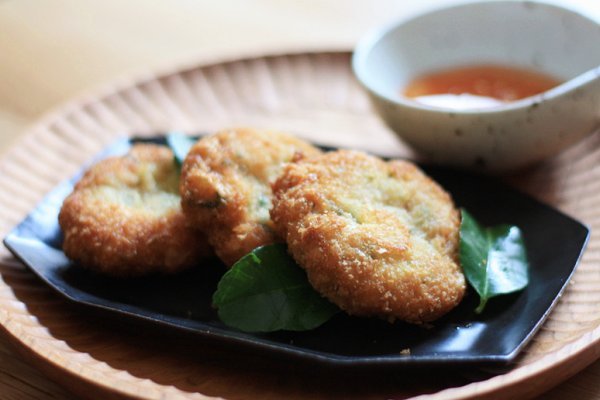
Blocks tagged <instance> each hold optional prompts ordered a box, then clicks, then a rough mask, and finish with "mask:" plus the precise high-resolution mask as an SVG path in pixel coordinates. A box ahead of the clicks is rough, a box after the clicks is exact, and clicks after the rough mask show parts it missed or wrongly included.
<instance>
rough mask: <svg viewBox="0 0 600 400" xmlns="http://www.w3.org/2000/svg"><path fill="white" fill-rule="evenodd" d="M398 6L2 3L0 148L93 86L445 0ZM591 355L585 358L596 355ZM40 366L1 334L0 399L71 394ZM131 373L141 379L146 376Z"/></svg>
mask: <svg viewBox="0 0 600 400" xmlns="http://www.w3.org/2000/svg"><path fill="white" fill-rule="evenodd" d="M402 3H404V2H395V1H375V2H361V1H349V2H346V1H294V2H292V1H288V2H279V1H274V0H272V1H226V2H211V1H200V0H189V1H185V0H177V1H169V2H165V1H142V0H129V1H127V2H121V1H116V0H110V1H99V0H98V1H90V0H84V1H75V0H72V1H68V0H60V1H49V0H46V1H43V0H39V1H34V0H19V1H16V0H15V1H11V0H2V1H0V51H1V54H2V55H1V56H0V150H1V151H3V152H5V151H6V149H7V148H8V145H9V144H11V143H14V142H15V141H16V140H17V138H18V137H19V134H20V132H22V131H24V130H25V128H26V127H28V126H30V125H31V124H33V123H35V121H36V120H37V119H38V118H40V117H41V116H42V115H43V114H44V113H46V112H48V111H49V110H51V109H53V108H55V107H57V106H59V105H60V103H63V102H65V101H67V100H68V99H69V98H71V97H73V96H77V95H78V94H79V93H81V92H85V91H87V90H88V89H89V87H92V86H97V85H103V84H105V83H106V82H108V81H113V80H115V79H116V80H121V81H126V80H127V79H126V78H123V77H127V76H140V75H141V74H144V73H145V72H144V71H155V70H161V69H164V68H165V66H168V65H173V64H179V63H183V64H187V65H192V64H194V63H197V62H207V63H208V62H213V61H216V60H220V59H234V58H237V57H241V56H244V55H251V54H256V53H262V52H273V51H279V52H286V51H297V50H299V49H333V48H336V49H337V48H340V49H349V48H351V47H352V46H353V44H354V43H355V41H356V40H357V38H358V37H360V35H362V34H363V33H364V32H365V31H366V30H367V29H368V28H370V27H372V26H376V25H379V24H381V23H385V22H387V21H389V20H392V19H396V18H401V17H406V16H408V15H411V14H414V13H417V12H420V11H422V10H425V9H428V8H431V7H435V6H438V5H439V4H441V3H447V2H445V1H441V2H440V1H431V0H430V1H423V2H418V4H411V5H407V4H402ZM413 3H417V2H413ZM571 3H572V6H574V7H576V8H578V9H580V10H582V11H584V12H585V13H587V14H588V15H592V16H595V17H598V15H600V6H599V5H598V4H596V3H595V2H594V1H591V0H590V1H574V2H571ZM148 73H150V72H148ZM320 118H324V119H330V120H331V119H336V117H335V116H328V117H323V116H320ZM13 220H14V218H13ZM6 228H7V227H6V226H5V227H4V229H6ZM598 263H599V261H598V260H596V266H598ZM17 275H18V274H17ZM3 278H4V276H3ZM574 307H577V306H576V305H575V306H574ZM592 317H594V316H592ZM595 318H596V319H597V318H598V315H595ZM53 329H54V330H58V331H59V332H60V329H61V328H60V326H58V327H54V328H53ZM94 340H101V339H98V338H97V337H95V338H94ZM76 345H77V344H76ZM81 346H84V344H81ZM599 351H600V350H597V351H596V353H595V354H592V355H591V356H589V355H588V356H589V357H592V358H598V356H599V355H600V354H598V352H599ZM39 361H40V360H37V359H36V358H35V356H32V355H31V354H27V352H24V354H17V353H16V352H15V350H14V348H13V347H12V345H10V344H9V340H8V339H7V338H6V337H3V338H0V393H1V394H2V396H1V398H14V399H21V398H40V399H45V398H49V399H50V398H61V399H62V398H67V399H68V398H75V395H72V394H69V392H68V391H67V390H66V389H64V388H62V387H61V386H60V385H58V384H57V383H55V379H56V376H54V375H53V371H52V370H50V369H46V370H45V373H46V374H49V375H48V376H49V378H48V377H47V376H44V375H42V373H40V372H39V370H38V369H37V368H35V367H33V365H36V366H40V365H41V364H43V363H40V362H39ZM575 372H576V371H574V372H573V373H575ZM138 373H139V374H140V375H141V376H149V373H148V371H138ZM150 375H151V374H150ZM253 376H255V375H253V374H250V375H249V377H248V379H251V378H252V377H253ZM152 379H157V380H158V381H160V377H153V378H152ZM73 381H74V382H77V380H76V379H74V380H73ZM599 382H600V362H595V363H594V364H592V365H591V367H589V368H587V369H585V370H584V371H582V372H580V373H578V374H577V375H576V376H575V377H574V378H571V379H570V380H568V381H566V382H565V383H563V384H562V385H560V386H558V387H557V388H555V389H553V390H551V391H550V392H547V393H545V394H544V396H543V398H545V399H546V398H550V399H559V398H582V399H600V384H599ZM545 384H546V385H547V383H545ZM184 386H185V385H184ZM192 386H193V385H192ZM550 386H551V385H550ZM320 387H321V388H327V385H323V386H320ZM77 392H78V393H79V394H80V395H81V394H86V386H85V385H84V384H81V385H80V386H79V387H78V389H77ZM222 393H227V391H224V392H222ZM279 393H280V394H281V392H279ZM303 393H305V395H306V396H305V397H315V396H316V393H313V396H311V395H310V393H311V392H306V391H305V392H303ZM357 393H358V395H360V394H361V392H360V391H359V392H357ZM208 394H210V393H208ZM213 394H216V393H213ZM363 394H365V396H366V392H364V393H363ZM320 395H321V396H322V395H323V393H321V394H320Z"/></svg>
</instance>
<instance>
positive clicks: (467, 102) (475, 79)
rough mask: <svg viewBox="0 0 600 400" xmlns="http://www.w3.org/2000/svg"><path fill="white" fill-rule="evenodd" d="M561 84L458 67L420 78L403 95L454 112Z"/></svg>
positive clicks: (519, 73)
mask: <svg viewBox="0 0 600 400" xmlns="http://www.w3.org/2000/svg"><path fill="white" fill-rule="evenodd" d="M560 83H561V82H560V81H559V80H557V79H555V78H553V77H551V76H549V75H546V74H543V73H540V72H537V71H532V70H529V69H524V68H515V67H508V66H501V65H487V64H482V65H473V66H467V67H457V68H451V69H446V70H442V71H437V72H433V73H429V74H426V75H422V76H420V77H417V78H416V79H414V80H412V81H411V82H410V83H409V84H408V85H407V86H406V87H405V88H403V90H402V92H403V94H404V96H406V97H409V98H412V99H413V100H415V101H418V102H420V103H423V104H427V105H431V106H438V107H448V108H454V109H472V108H489V107H495V106H499V105H502V104H504V103H506V102H510V101H514V100H519V99H524V98H526V97H530V96H533V95H536V94H539V93H543V92H545V91H547V90H549V89H551V88H553V87H555V86H558V85H559V84H560Z"/></svg>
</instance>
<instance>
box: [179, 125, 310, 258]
mask: <svg viewBox="0 0 600 400" xmlns="http://www.w3.org/2000/svg"><path fill="white" fill-rule="evenodd" d="M318 154H320V151H319V150H318V149H317V148H315V147H313V146H311V145H310V144H308V143H306V142H305V141H303V140H300V139H297V138H294V137H292V136H288V135H286V134H283V133H279V132H271V131H260V130H253V129H235V130H224V131H221V132H218V133H216V134H214V135H212V136H207V137H205V138H202V139H200V140H199V141H198V142H197V143H196V144H195V145H194V146H193V147H192V149H191V150H190V152H189V153H188V156H187V157H186V159H185V162H184V164H183V169H182V175H181V187H180V188H181V204H182V207H183V211H184V212H185V214H186V215H187V216H189V217H190V219H191V220H192V221H193V222H194V223H195V224H196V225H197V226H198V227H199V228H200V229H203V230H205V231H206V232H207V236H208V238H209V241H210V243H211V244H212V245H213V247H214V249H215V252H216V254H217V255H218V256H219V257H220V258H221V260H223V262H224V263H225V264H227V265H232V264H233V263H235V262H236V261H237V260H238V259H239V258H240V257H242V256H243V255H245V254H247V253H248V252H250V251H252V250H253V249H255V248H256V247H259V246H262V245H266V244H270V243H274V242H277V241H279V240H278V238H277V237H276V236H275V234H274V231H273V226H272V225H273V224H272V222H271V219H270V217H269V209H270V208H271V199H272V192H271V186H270V185H271V183H272V182H273V181H274V180H275V179H276V178H277V176H278V175H279V173H280V172H281V170H282V168H283V164H284V163H286V162H289V161H293V160H297V159H300V158H302V157H304V156H314V155H318Z"/></svg>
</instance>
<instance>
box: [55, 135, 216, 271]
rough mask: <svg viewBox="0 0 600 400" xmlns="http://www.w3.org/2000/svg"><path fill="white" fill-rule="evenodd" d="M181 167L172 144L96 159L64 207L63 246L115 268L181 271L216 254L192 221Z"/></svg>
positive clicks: (93, 263)
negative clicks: (182, 191)
mask: <svg viewBox="0 0 600 400" xmlns="http://www.w3.org/2000/svg"><path fill="white" fill-rule="evenodd" d="M178 186H179V170H178V168H177V166H176V165H175V163H174V160H173V153H172V152H171V150H170V149H169V148H167V147H165V146H158V145H153V144H136V145H134V146H133V147H132V149H131V151H130V152H129V153H128V154H127V155H125V156H122V157H112V158H108V159H105V160H102V161H100V162H99V163H97V164H96V165H94V166H92V167H91V168H90V169H89V170H88V171H87V172H86V173H85V175H84V176H83V178H82V179H81V180H80V181H79V182H78V183H77V184H76V185H75V188H74V190H73V192H72V193H71V194H70V195H69V196H68V197H67V198H66V199H65V201H64V203H63V206H62V208H61V211H60V215H59V224H60V226H61V228H62V230H63V233H64V243H63V250H64V252H65V254H66V255H67V257H69V258H70V259H72V260H74V261H75V262H76V263H77V264H78V265H80V266H82V267H85V268H89V269H92V270H95V271H98V272H100V273H104V274H108V275H114V276H140V275H147V274H151V273H157V272H158V273H173V272H177V271H180V270H183V269H185V268H188V267H192V266H194V265H198V264H199V263H200V262H201V260H202V259H203V258H205V257H208V256H210V255H211V254H212V251H211V249H210V247H209V245H208V242H207V240H206V237H205V236H204V234H203V233H201V232H200V231H198V230H196V229H193V228H192V227H190V226H189V225H188V224H187V223H186V218H185V215H184V214H183V212H182V211H181V205H180V197H179V191H178Z"/></svg>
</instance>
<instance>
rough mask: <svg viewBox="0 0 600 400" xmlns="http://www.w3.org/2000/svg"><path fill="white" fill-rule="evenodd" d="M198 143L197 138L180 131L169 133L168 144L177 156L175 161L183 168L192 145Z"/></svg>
mask: <svg viewBox="0 0 600 400" xmlns="http://www.w3.org/2000/svg"><path fill="white" fill-rule="evenodd" d="M194 143H196V140H195V139H193V138H191V137H189V136H187V135H185V134H183V133H178V132H173V133H169V134H168V135H167V144H168V145H169V147H170V148H171V150H173V155H174V157H175V163H176V164H177V166H178V167H180V168H181V166H182V165H183V161H184V160H185V157H186V156H187V154H188V153H189V152H190V149H191V148H192V146H193V145H194Z"/></svg>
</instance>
